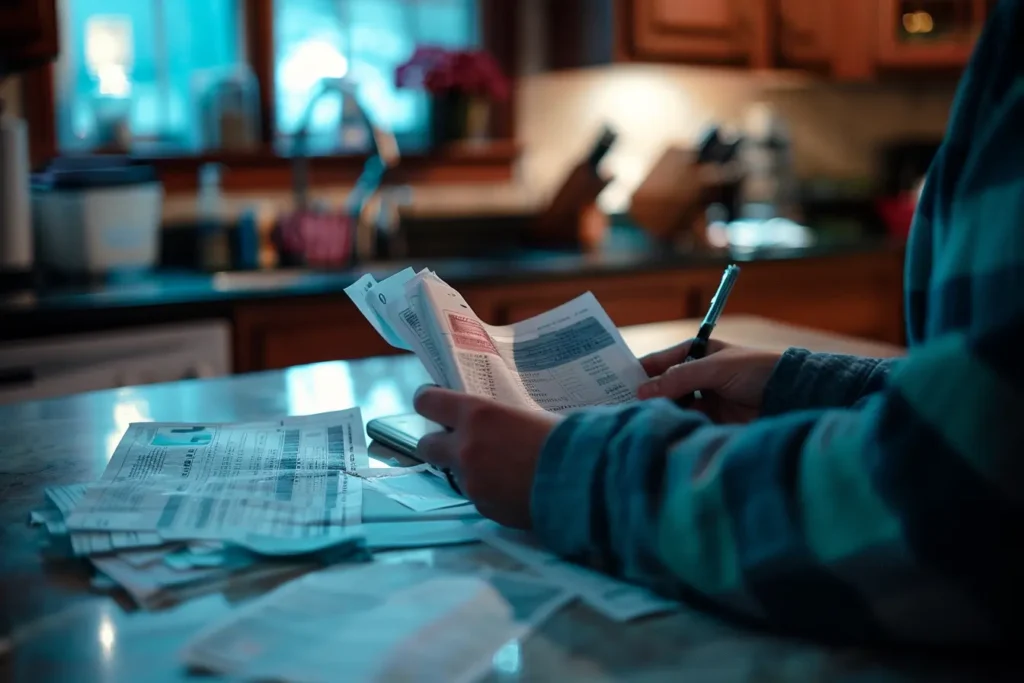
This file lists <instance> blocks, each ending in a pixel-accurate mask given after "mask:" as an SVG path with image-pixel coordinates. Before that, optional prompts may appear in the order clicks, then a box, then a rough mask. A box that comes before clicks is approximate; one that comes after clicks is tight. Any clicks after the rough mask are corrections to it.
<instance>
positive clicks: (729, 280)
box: [678, 265, 740, 406]
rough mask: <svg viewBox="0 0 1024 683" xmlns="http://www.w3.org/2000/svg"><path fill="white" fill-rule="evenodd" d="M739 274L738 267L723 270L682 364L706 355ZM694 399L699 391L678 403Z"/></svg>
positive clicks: (684, 403) (681, 403)
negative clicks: (713, 332)
mask: <svg viewBox="0 0 1024 683" xmlns="http://www.w3.org/2000/svg"><path fill="white" fill-rule="evenodd" d="M739 274H740V268H739V266H736V265H731V266H728V267H727V268H726V269H725V273H723V274H722V281H721V282H720V283H719V284H718V290H717V291H716V292H715V296H714V297H713V298H712V299H711V305H710V306H709V307H708V312H707V315H705V316H704V321H703V322H702V323H701V324H700V330H698V331H697V336H696V337H694V339H693V342H692V343H691V344H690V351H689V352H688V353H687V354H686V358H685V359H684V360H683V362H684V363H689V362H690V361H693V360H698V359H700V358H703V357H704V354H706V353H707V351H708V340H709V339H711V332H712V331H714V329H715V325H717V324H718V319H719V318H720V317H721V315H722V310H723V309H724V308H725V302H726V301H728V300H729V294H730V292H732V288H733V286H735V284H736V278H737V277H738V276H739ZM695 398H700V392H699V391H698V392H695V393H694V394H693V395H691V396H685V397H683V398H681V399H680V400H679V402H678V403H679V404H680V405H683V406H686V405H689V404H690V403H691V402H692V401H693V400H694V399H695Z"/></svg>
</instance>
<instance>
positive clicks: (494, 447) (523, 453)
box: [413, 387, 560, 529]
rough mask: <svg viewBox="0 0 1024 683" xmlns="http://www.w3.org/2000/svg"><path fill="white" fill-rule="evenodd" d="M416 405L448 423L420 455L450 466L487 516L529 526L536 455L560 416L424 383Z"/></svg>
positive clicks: (428, 440)
mask: <svg viewBox="0 0 1024 683" xmlns="http://www.w3.org/2000/svg"><path fill="white" fill-rule="evenodd" d="M413 405H414V407H415V408H416V412H417V413H419V414H420V415H422V416H423V417H425V418H427V419H428V420H432V421H434V422H436V423H438V424H440V425H441V426H443V427H447V428H448V431H444V432H435V433H433V434H428V435H427V436H424V437H423V438H422V439H420V442H419V445H418V446H417V447H416V456H417V457H418V458H420V459H421V460H423V461H424V462H428V463H430V464H432V465H435V466H437V467H439V468H441V469H447V470H449V471H450V472H451V474H452V476H453V477H454V478H455V481H456V483H457V484H458V486H459V488H460V489H461V490H462V493H463V495H465V496H466V497H467V498H468V499H469V500H470V501H472V502H473V504H474V505H476V508H477V510H479V511H480V514H482V515H483V516H485V517H488V518H490V519H493V520H494V521H496V522H499V523H500V524H504V525H505V526H510V527H516V528H520V529H527V528H529V527H530V492H531V490H532V489H533V475H534V472H535V470H536V469H537V459H538V458H539V457H540V451H541V448H543V446H544V442H545V441H547V438H548V435H549V434H551V431H552V430H553V429H554V428H555V425H556V424H558V422H559V420H560V418H559V417H558V416H557V415H554V414H553V413H544V412H536V411H532V410H524V409H522V408H513V407H511V406H506V405H504V404H501V403H498V402H497V401H494V400H492V399H487V398H482V397H480V396H470V395H468V394H463V393H459V392H456V391H451V390H449V389H440V388H438V387H423V388H421V389H420V390H419V391H418V392H417V393H416V398H415V399H414V400H413Z"/></svg>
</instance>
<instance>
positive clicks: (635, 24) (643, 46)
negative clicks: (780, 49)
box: [617, 0, 767, 66]
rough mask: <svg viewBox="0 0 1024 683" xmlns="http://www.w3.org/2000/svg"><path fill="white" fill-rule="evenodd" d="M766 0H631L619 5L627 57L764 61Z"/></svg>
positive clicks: (729, 62) (674, 59) (697, 61)
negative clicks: (625, 30)
mask: <svg viewBox="0 0 1024 683" xmlns="http://www.w3.org/2000/svg"><path fill="white" fill-rule="evenodd" d="M759 6H765V4H764V3H759V2H749V1H745V0H631V1H630V2H624V3H620V4H619V7H618V9H619V11H620V13H621V14H620V16H619V17H617V19H619V20H621V21H624V22H625V23H627V24H628V25H629V26H630V27H631V30H630V31H629V35H628V41H627V45H626V49H627V51H628V57H630V58H633V59H640V60H671V61H680V62H689V63H710V64H737V65H750V66H755V65H756V66H763V65H764V64H763V62H764V61H765V60H766V58H767V53H766V52H765V47H766V46H765V44H764V41H763V40H762V35H763V33H764V32H763V31H762V26H761V23H762V22H763V21H764V16H762V12H761V11H760V7H759Z"/></svg>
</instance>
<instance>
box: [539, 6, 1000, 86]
mask: <svg viewBox="0 0 1024 683" xmlns="http://www.w3.org/2000/svg"><path fill="white" fill-rule="evenodd" d="M996 4H997V3H996V0H562V2H558V3H554V2H553V3H546V5H547V9H546V10H545V11H546V12H547V15H546V20H545V21H546V23H547V31H546V35H547V36H548V39H547V42H548V50H547V52H548V66H549V67H550V68H555V69H560V68H573V67H581V66H594V65H598V64H602V63H608V62H611V61H641V62H663V63H674V64H710V65H725V66H735V67H739V68H753V69H783V68H797V69H808V70H812V71H815V72H817V73H819V74H821V75H823V76H825V77H826V78H828V79H830V80H834V81H872V80H879V79H886V78H889V77H891V76H899V75H902V76H906V75H926V74H932V73H935V74H948V75H951V76H954V77H955V75H956V74H958V73H959V71H960V70H962V68H963V67H964V66H965V65H966V63H967V60H968V59H969V57H970V54H971V52H972V50H973V49H974V44H975V42H976V40H977V37H978V34H979V32H980V31H981V28H982V27H983V25H984V22H985V20H986V18H987V17H988V16H989V15H990V14H991V12H992V10H993V9H994V7H995V5H996Z"/></svg>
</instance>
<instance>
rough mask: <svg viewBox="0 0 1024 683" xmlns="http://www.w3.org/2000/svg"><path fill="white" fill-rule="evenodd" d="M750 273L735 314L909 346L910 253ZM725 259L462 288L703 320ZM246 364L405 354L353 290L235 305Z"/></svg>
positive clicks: (514, 313)
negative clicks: (587, 299)
mask: <svg viewBox="0 0 1024 683" xmlns="http://www.w3.org/2000/svg"><path fill="white" fill-rule="evenodd" d="M741 267H742V269H743V272H742V274H741V276H740V278H739V281H738V283H737V285H736V288H735V290H734V291H733V293H732V296H731V297H730V299H729V305H728V307H727V310H726V314H727V315H728V314H754V315H759V316H762V317H765V318H771V319H774V320H777V321H779V322H785V323H790V324H794V325H802V326H805V327H810V328H815V329H819V330H825V331H829V332H836V333H842V334H849V335H855V336H858V337H863V338H867V339H874V340H878V341H883V342H888V343H892V344H902V343H903V340H904V337H903V314H902V305H903V297H902V282H903V280H902V273H903V254H902V252H900V251H899V250H880V251H877V252H870V253H861V254H845V255H836V256H829V257H821V258H805V259H794V260H779V261H755V262H750V263H744V264H741ZM721 276H722V269H721V267H720V266H718V265H715V266H707V267H703V266H702V267H697V268H683V269H676V270H657V271H650V272H633V273H620V274H602V275H586V274H581V275H579V276H577V277H571V276H570V277H565V276H559V277H556V278H546V277H545V276H543V275H540V274H539V275H538V276H537V278H536V279H532V280H527V281H524V280H519V281H508V282H501V283H496V284H481V285H476V284H460V283H455V286H456V287H457V288H458V289H459V290H460V291H461V292H462V294H463V296H464V297H465V298H466V301H467V302H468V303H469V305H470V306H471V307H472V308H473V310H474V311H475V312H476V314H477V315H478V316H480V318H481V319H483V320H484V321H486V322H489V323H491V324H495V325H507V324H511V323H514V322H518V321H520V320H524V319H526V318H529V317H532V316H534V315H537V314H538V313H543V312H545V311H548V310H550V309H551V308H554V307H555V306H558V305H560V304H563V303H566V302H567V301H569V300H571V299H573V298H575V297H577V296H579V295H580V294H583V293H585V292H588V291H590V292H593V293H594V295H595V296H596V297H597V299H598V300H599V301H600V302H601V305H602V307H604V309H605V310H606V311H607V313H608V315H609V317H610V318H611V319H612V321H613V322H614V323H615V324H616V325H618V326H628V325H640V324H645V323H654V322H664V321H670V320H679V319H682V318H700V317H702V316H703V315H704V314H705V312H706V311H707V307H708V304H709V302H710V300H711V297H712V296H713V295H714V292H715V289H716V288H717V286H718V283H719V281H720V280H721ZM234 344H235V358H234V366H235V369H236V371H237V372H252V371H257V370H270V369H278V368H286V367H290V366H293V365H301V364H305V363H315V362H320V361H328V360H350V359H356V358H366V357H370V356H379V355H390V354H395V353H399V351H398V350H396V349H393V348H391V347H390V346H388V345H387V344H386V343H385V342H384V341H383V340H381V338H380V336H379V335H378V334H377V332H376V331H375V330H374V329H373V328H372V327H371V326H370V325H369V324H368V323H367V322H366V321H365V320H364V319H363V317H362V315H361V314H359V312H358V311H357V310H356V309H355V307H354V306H352V303H351V301H350V300H349V299H348V297H347V296H345V295H344V294H339V295H337V296H334V295H331V296H323V297H318V298H315V299H301V300H298V299H297V300H294V301H267V302H247V303H242V304H239V305H238V306H237V307H236V308H235V312H234Z"/></svg>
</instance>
